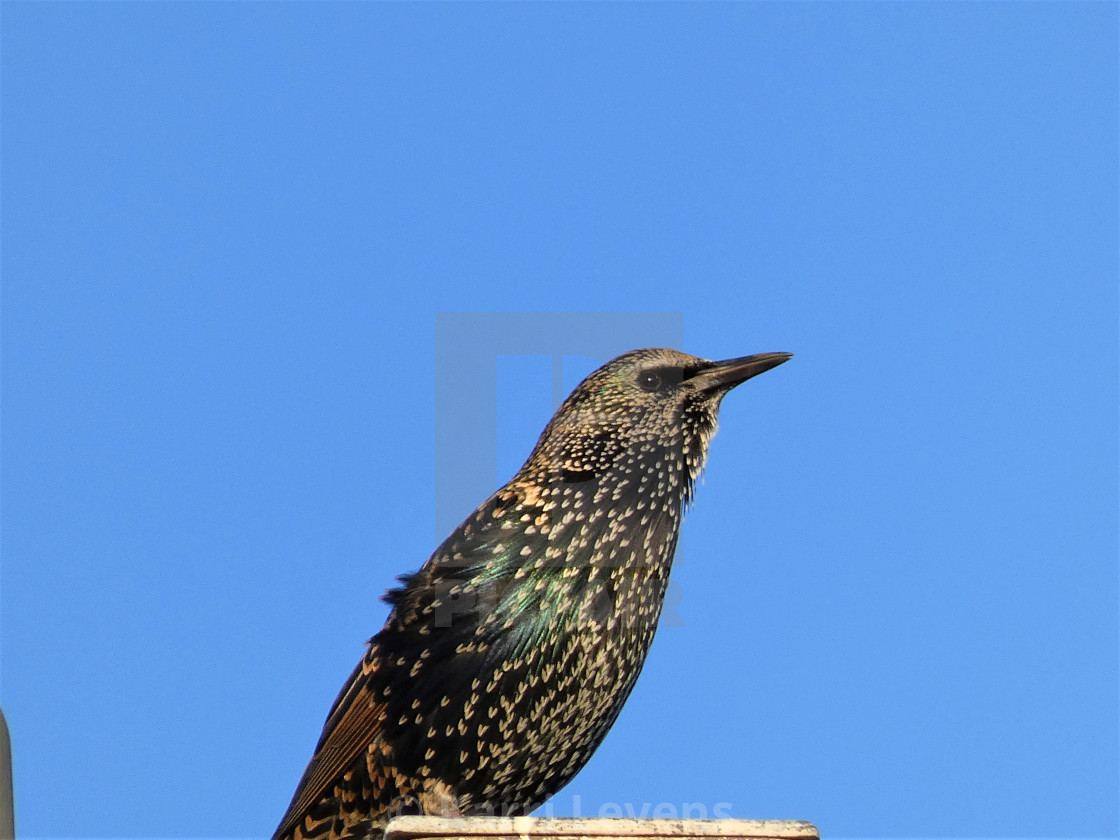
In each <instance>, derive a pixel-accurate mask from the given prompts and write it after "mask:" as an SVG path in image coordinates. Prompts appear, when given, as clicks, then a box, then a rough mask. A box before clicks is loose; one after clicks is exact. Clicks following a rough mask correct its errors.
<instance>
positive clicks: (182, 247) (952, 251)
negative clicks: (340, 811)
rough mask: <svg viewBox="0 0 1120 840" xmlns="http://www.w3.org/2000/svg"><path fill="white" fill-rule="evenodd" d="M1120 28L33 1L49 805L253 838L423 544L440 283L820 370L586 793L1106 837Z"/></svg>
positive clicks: (1003, 20) (882, 830)
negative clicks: (649, 324)
mask: <svg viewBox="0 0 1120 840" xmlns="http://www.w3.org/2000/svg"><path fill="white" fill-rule="evenodd" d="M1117 10H1118V7H1117V4H1116V3H1105V2H1069V3H932V2H930V3H927V2H923V3H901V2H899V3H878V2H877V3H819V2H818V3H784V2H771V3H695V4H669V3H667V4H626V3H623V4H619V3H611V4H584V3H579V4H568V3H547V4H527V5H523V4H510V3H501V4H454V5H451V4H442V3H432V4H419V5H417V4H365V3H337V4H336V3H321V4H320V3H244V4H239V3H219V2H212V3H154V4H142V3H15V2H6V3H4V4H3V7H2V10H0V14H2V39H3V40H2V50H3V51H2V68H0V69H2V73H3V75H2V85H3V87H2V94H3V96H2V109H3V110H2V117H3V136H2V152H3V172H2V175H3V206H2V212H3V218H2V223H3V240H2V246H3V264H2V267H3V325H2V326H3V486H2V491H3V522H2V525H3V567H2V630H3V637H2V638H3V648H2V653H3V659H2V677H3V681H2V693H0V702H2V704H3V708H4V711H5V712H6V714H7V716H8V719H9V722H10V724H11V727H12V733H13V740H14V744H15V752H16V755H15V773H16V785H17V809H18V815H17V816H18V822H19V826H18V827H19V830H20V831H21V833H22V834H23V835H24V836H27V837H52V838H53V837H89V836H99V837H135V838H139V837H167V836H176V837H179V836H189V837H219V836H221V837H266V836H268V835H269V834H270V833H271V831H272V829H273V828H274V827H275V824H276V822H277V820H278V819H279V817H280V815H281V813H282V811H283V809H284V807H285V805H286V804H287V801H288V798H289V797H290V796H291V793H292V791H293V789H294V786H295V784H296V781H297V779H298V777H299V775H300V773H301V771H302V769H303V767H304V764H305V762H306V761H307V759H308V757H309V756H310V753H311V749H312V747H313V745H314V742H315V740H316V738H317V736H318V732H319V728H320V727H321V725H322V722H323V718H324V716H325V714H326V712H327V709H328V707H329V705H330V703H331V701H332V700H333V698H334V696H335V693H336V692H337V690H338V688H339V687H340V685H341V684H342V682H343V680H344V679H345V678H346V676H347V675H348V673H349V671H350V669H351V667H352V666H353V664H354V662H355V661H356V660H357V658H358V657H359V656H360V654H361V651H362V643H363V641H364V640H365V639H366V638H367V637H368V636H370V635H372V634H373V633H374V632H376V631H377V630H378V629H379V628H380V626H381V623H382V622H383V620H384V618H385V614H386V608H385V607H384V605H382V604H381V603H380V602H378V601H377V596H378V595H379V594H380V593H381V592H382V591H383V590H384V589H385V587H387V586H388V585H390V584H391V582H392V579H393V577H394V575H397V574H399V573H403V572H407V571H410V570H413V569H415V568H416V567H418V566H419V565H420V564H421V563H422V562H423V561H424V559H425V558H426V557H427V556H428V554H429V553H430V551H431V550H432V548H433V547H434V542H435V537H434V530H435V529H434V522H435V513H434V504H435V503H434V499H435V489H434V484H435V481H436V470H435V458H434V452H435V443H434V440H435V429H436V418H435V413H436V405H437V401H436V397H435V385H434V383H435V382H436V376H437V370H436V361H435V360H436V353H435V349H434V348H435V347H436V343H437V334H436V313H437V312H440V311H448V312H461V311H470V312H503V311H521V312H530V313H539V312H553V311H558V312H583V311H604V312H668V313H679V318H680V321H679V323H680V324H681V330H682V335H683V341H682V349H684V350H686V351H688V352H691V353H695V354H698V355H702V356H706V357H709V358H724V357H729V356H737V355H742V354H746V353H752V352H758V351H769V350H789V351H792V352H794V353H796V354H797V356H796V358H795V359H794V360H793V361H792V362H791V363H789V364H787V365H785V366H783V367H782V368H780V369H778V370H775V371H773V372H771V373H768V374H766V375H765V376H763V377H761V378H760V379H758V380H755V381H752V382H750V383H748V384H747V385H745V386H744V387H743V388H742V389H740V390H739V391H737V392H735V393H733V394H732V395H731V396H730V397H729V398H728V399H727V401H726V403H725V406H724V412H723V416H722V430H721V432H720V435H719V437H718V438H717V439H716V441H715V443H714V445H713V450H712V457H711V461H710V464H709V470H708V473H707V478H706V481H705V483H704V485H703V486H702V487H700V489H699V492H698V495H697V504H696V509H695V510H694V511H693V513H692V514H691V516H690V517H689V519H688V520H687V521H686V524H685V528H684V532H683V535H682V539H681V546H680V551H679V553H678V567H677V569H676V571H675V574H674V577H675V579H676V581H677V583H678V584H679V591H680V593H681V595H682V597H681V601H680V604H679V606H678V607H677V610H676V611H677V613H678V614H679V616H680V619H681V620H680V625H681V626H673V627H664V628H663V629H662V631H661V632H660V634H659V635H658V638H657V640H656V642H655V644H654V649H653V652H652V654H651V656H650V658H649V661H648V663H647V666H646V670H645V672H644V674H643V676H642V678H641V680H640V681H639V683H638V686H637V689H636V690H635V692H634V694H633V696H632V698H631V700H630V702H629V704H628V705H627V707H626V708H625V710H624V711H623V714H622V716H621V718H620V719H619V721H618V723H617V725H616V726H615V727H614V729H613V730H612V732H611V733H610V735H609V736H608V737H607V740H606V742H605V744H604V745H603V747H602V748H601V750H600V751H599V752H598V753H597V754H596V756H595V757H594V759H593V760H592V761H591V763H590V764H589V765H588V767H587V768H586V770H585V771H584V772H583V773H582V774H581V775H580V776H579V777H578V778H577V779H576V780H575V781H574V782H573V783H572V784H571V785H570V786H569V788H567V789H566V790H565V791H563V792H562V793H561V794H560V795H559V796H558V797H557V799H556V803H555V808H554V812H555V813H556V814H568V813H572V812H573V810H574V809H575V808H576V806H577V804H578V807H579V809H580V810H581V812H582V813H584V814H588V813H599V812H600V811H601V810H602V809H604V808H605V809H606V811H605V812H606V813H612V811H611V808H610V803H620V807H622V808H625V803H630V805H631V807H632V808H633V809H634V810H635V811H637V812H640V811H641V809H642V807H643V803H647V802H648V803H651V808H652V807H656V806H657V805H658V804H662V805H668V806H671V807H673V808H676V809H678V810H680V809H681V805H682V804H683V803H686V802H688V803H702V804H704V805H705V807H706V808H707V809H708V811H709V815H711V812H712V811H713V810H714V809H715V807H716V806H717V805H718V804H719V803H730V806H729V807H728V808H725V809H724V810H725V812H727V813H729V814H730V815H731V816H735V817H758V818H763V817H772V818H802V819H810V820H813V821H815V822H816V823H817V824H818V825H819V826H820V828H821V829H822V831H823V832H824V833H825V834H827V835H828V836H830V837H982V836H998V837H1009V836H1022V837H1058V836H1063V837H1074V836H1077V837H1105V836H1116V834H1117V832H1118V816H1117V815H1118V811H1120V805H1118V801H1117V789H1118V771H1117V767H1118V764H1120V761H1118V724H1117V719H1118V705H1117V703H1118V674H1117V670H1118V664H1117V663H1118V658H1120V657H1118V607H1117V603H1118V574H1117V509H1118V490H1117V460H1118V436H1117V396H1118V395H1117V271H1118V269H1117V264H1118V247H1117V230H1118V213H1117V206H1118V201H1117V199H1118V186H1117V184H1118V149H1117V146H1118V140H1117V138H1118V119H1117V102H1118V87H1117V59H1118V49H1117V40H1118V36H1117V33H1118V14H1117ZM592 365H593V362H591V361H589V360H588V359H586V358H582V357H581V354H580V353H579V352H578V351H573V352H572V353H571V355H570V356H569V357H568V358H566V359H565V360H564V367H563V371H562V375H563V379H564V381H565V383H567V384H568V385H570V384H572V383H573V382H574V381H575V380H576V379H578V377H579V376H580V375H581V374H583V373H585V372H586V371H587V370H589V369H590V367H591V366H592ZM497 372H498V387H497V395H496V397H494V399H495V400H496V404H497V406H498V409H499V411H498V418H499V419H498V430H499V434H500V442H499V446H498V453H497V456H496V461H497V466H496V472H500V473H501V474H502V479H503V480H504V478H505V477H506V476H507V475H508V474H509V472H510V471H512V470H513V469H514V468H515V467H516V466H517V464H518V463H519V461H520V459H521V458H522V457H523V456H524V455H526V454H527V452H528V448H529V447H530V446H531V444H532V442H533V440H534V438H535V435H536V434H537V432H538V431H539V430H540V429H541V428H542V427H543V425H544V423H545V421H546V420H547V418H548V416H549V414H550V411H551V394H552V390H551V389H552V375H553V374H552V364H551V361H550V359H548V358H547V357H544V356H539V355H535V354H531V353H530V354H523V355H519V354H518V352H517V350H514V351H513V352H512V354H511V355H508V356H503V358H502V359H500V360H498V362H497ZM464 428H466V426H464ZM462 445H463V446H465V447H469V446H471V445H473V444H472V441H471V440H465V441H463V443H462ZM477 501H481V498H479V499H477ZM463 513H466V511H465V510H464V511H463ZM576 796H578V797H579V799H578V800H576V799H575V797H576ZM666 812H667V811H666V809H665V808H663V809H662V814H664V813H666Z"/></svg>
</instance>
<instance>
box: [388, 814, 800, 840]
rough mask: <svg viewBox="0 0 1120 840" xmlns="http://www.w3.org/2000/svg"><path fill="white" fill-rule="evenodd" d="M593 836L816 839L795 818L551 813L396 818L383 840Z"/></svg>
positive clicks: (580, 839)
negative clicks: (569, 816)
mask: <svg viewBox="0 0 1120 840" xmlns="http://www.w3.org/2000/svg"><path fill="white" fill-rule="evenodd" d="M528 837H541V838H550V840H595V838H604V839H605V838H613V837H628V838H643V837H648V838H653V837H670V838H673V840H693V838H695V840H703V839H704V838H709V837H727V838H744V840H820V833H819V832H818V831H817V828H816V826H814V825H813V824H812V823H807V822H801V821H799V820H639V819H604V818H598V819H581V818H574V819H560V818H552V817H548V818H546V817H417V816H407V817H397V818H396V819H394V820H393V821H392V822H390V823H389V825H388V827H387V828H386V830H385V840H461V838H468V839H469V840H476V839H477V840H484V839H485V840H523V838H528Z"/></svg>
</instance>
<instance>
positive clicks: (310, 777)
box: [273, 640, 386, 840]
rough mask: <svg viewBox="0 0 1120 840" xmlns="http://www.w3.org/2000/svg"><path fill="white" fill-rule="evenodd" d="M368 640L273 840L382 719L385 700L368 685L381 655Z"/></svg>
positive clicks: (358, 751) (362, 748)
mask: <svg viewBox="0 0 1120 840" xmlns="http://www.w3.org/2000/svg"><path fill="white" fill-rule="evenodd" d="M370 641H371V644H370V647H369V649H368V650H367V651H366V654H365V656H364V657H363V658H362V661H361V662H360V663H358V667H356V668H355V669H354V672H353V673H352V674H351V675H350V679H349V680H347V682H346V685H345V686H344V687H343V689H342V691H341V692H340V693H339V695H338V698H337V699H336V700H335V701H334V706H332V707H331V712H330V714H329V715H328V716H327V722H326V724H324V726H323V734H322V736H321V737H320V738H319V745H318V746H317V747H316V748H315V754H314V756H313V757H312V759H311V763H310V764H308V765H307V769H306V770H305V771H304V773H303V778H302V779H300V781H299V785H298V786H297V787H296V792H295V795H294V796H293V797H292V803H291V804H290V805H289V806H288V811H287V813H285V814H284V819H283V820H281V821H280V827H279V828H277V829H276V833H275V834H274V835H273V840H277V838H281V837H283V836H285V835H287V834H288V833H289V832H290V831H291V830H292V829H293V828H295V826H296V825H297V824H298V823H299V822H300V821H301V820H302V819H303V816H304V814H306V813H307V811H308V809H309V808H311V806H312V805H314V804H315V802H316V801H318V799H319V798H320V797H322V795H323V794H324V793H326V792H327V789H328V787H329V786H330V785H331V784H332V783H333V782H334V780H335V779H336V778H337V777H338V776H340V775H341V774H342V773H344V772H345V771H346V769H347V768H348V767H349V766H350V765H351V764H353V762H354V761H355V759H357V758H358V757H359V756H362V755H364V754H365V753H366V751H367V750H368V749H369V746H370V744H371V743H372V742H373V741H374V740H375V739H376V737H377V735H378V733H379V732H380V731H381V729H382V726H383V725H384V721H385V709H386V704H385V703H384V702H381V701H377V702H375V697H374V692H373V688H372V685H371V682H372V678H373V676H374V675H375V674H376V673H377V671H378V669H379V667H380V662H381V657H380V654H379V651H378V649H377V646H376V645H375V644H372V641H373V640H370Z"/></svg>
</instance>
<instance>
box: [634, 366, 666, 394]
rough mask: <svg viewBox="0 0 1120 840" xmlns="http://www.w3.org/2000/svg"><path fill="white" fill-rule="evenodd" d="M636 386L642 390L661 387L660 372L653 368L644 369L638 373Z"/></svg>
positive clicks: (652, 389)
mask: <svg viewBox="0 0 1120 840" xmlns="http://www.w3.org/2000/svg"><path fill="white" fill-rule="evenodd" d="M638 387H639V388H641V389H642V390H643V391H657V390H659V389H660V388H661V374H659V373H658V372H657V371H655V370H644V371H642V372H641V373H639V374H638Z"/></svg>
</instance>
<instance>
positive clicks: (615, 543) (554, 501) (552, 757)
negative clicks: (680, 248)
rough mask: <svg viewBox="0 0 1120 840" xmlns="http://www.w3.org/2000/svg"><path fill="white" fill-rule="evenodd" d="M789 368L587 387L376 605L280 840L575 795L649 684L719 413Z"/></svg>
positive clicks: (663, 374)
mask: <svg viewBox="0 0 1120 840" xmlns="http://www.w3.org/2000/svg"><path fill="white" fill-rule="evenodd" d="M789 358H790V354H789V353H762V354H759V355H755V356H745V357H742V358H738V359H730V360H728V361H724V362H711V361H707V360H705V359H700V358H697V357H695V356H688V355H685V354H684V353H679V352H677V351H675V350H666V349H647V350H635V351H632V352H630V353H626V354H624V355H622V356H619V357H618V358H617V359H614V360H613V361H611V362H608V363H607V364H606V365H604V366H603V367H601V368H599V369H598V370H596V371H595V372H594V373H592V374H591V375H590V376H588V377H587V378H586V379H585V380H583V382H581V383H580V384H579V385H578V386H577V387H576V389H575V390H574V391H573V392H572V393H571V395H570V396H569V397H568V398H567V400H565V401H564V403H563V405H561V406H560V408H559V410H558V411H557V412H556V415H555V416H554V417H553V418H552V420H551V421H550V422H549V424H548V426H547V427H546V428H545V430H544V432H543V433H542V434H541V437H540V440H539V441H538V442H537V445H536V447H535V448H534V449H533V452H532V454H531V455H530V456H529V460H528V461H526V462H525V465H524V466H523V467H522V468H521V469H520V470H519V471H518V473H517V474H516V475H515V476H514V477H513V478H512V479H511V480H510V482H509V483H508V484H506V485H505V486H504V487H502V488H501V489H500V490H498V491H497V492H496V493H495V494H494V495H493V496H491V497H490V498H489V499H487V500H486V501H485V502H484V503H483V504H482V506H481V507H480V508H479V509H478V510H476V511H475V512H474V513H473V514H471V515H470V516H469V517H468V518H467V520H466V521H465V522H463V524H462V525H460V526H459V527H458V528H456V529H455V531H454V532H452V534H451V536H449V537H448V538H447V539H446V540H445V541H444V542H443V544H442V545H440V546H439V548H438V549H436V551H435V553H434V554H433V555H432V556H431V557H430V558H429V559H428V561H427V562H426V563H425V564H424V565H423V567H421V569H420V570H419V571H418V572H416V573H415V574H411V575H404V576H401V577H400V578H398V580H399V581H400V582H401V586H400V587H398V588H396V589H393V590H390V591H389V592H388V593H387V594H386V595H385V598H384V600H385V601H387V602H388V603H389V604H390V605H391V606H392V612H391V613H390V615H389V618H388V620H387V621H386V623H385V626H384V627H383V628H382V630H381V632H380V633H378V634H377V635H376V636H374V637H373V638H372V639H370V640H369V642H368V643H367V645H368V649H367V650H366V653H365V656H364V657H363V658H362V661H361V662H360V663H359V664H358V666H357V668H355V669H354V673H353V674H351V675H350V679H349V680H347V682H346V685H345V686H344V687H343V689H342V692H341V693H340V694H339V695H338V699H337V700H335V703H334V706H333V707H332V708H331V711H330V714H329V715H328V716H327V722H326V724H325V726H324V727H323V734H322V736H321V737H320V739H319V744H318V746H317V747H316V749H315V753H314V755H313V756H312V758H311V762H310V764H308V766H307V770H306V771H305V772H304V774H303V778H302V779H300V782H299V786H298V787H297V788H296V792H295V796H294V797H293V798H292V802H291V805H290V806H289V807H288V811H287V813H286V814H285V815H284V818H283V820H281V822H280V826H279V828H277V830H276V833H275V834H274V835H273V840H311V838H329V839H330V840H334V838H344V837H355V838H368V840H379V838H381V837H382V836H383V833H384V829H385V825H386V823H387V822H388V820H389V819H390V817H392V816H395V815H397V814H401V813H425V814H436V815H442V816H459V815H462V816H468V815H476V814H487V815H503V816H504V815H511V816H512V815H519V814H525V813H528V812H530V811H532V810H533V809H534V808H536V807H537V806H538V805H540V804H541V803H543V802H544V801H545V800H546V799H548V797H550V796H552V795H553V794H554V793H556V791H558V790H559V789H560V788H562V787H563V786H564V785H565V784H567V783H568V782H569V781H570V780H571V779H572V777H573V776H575V774H576V773H577V772H578V771H579V770H580V769H581V768H582V767H583V766H584V764H586V763H587V761H588V759H589V758H590V757H591V754H592V753H593V752H594V751H595V749H596V747H598V746H599V744H600V743H601V742H602V740H603V737H604V736H605V735H606V733H607V730H608V729H610V727H611V724H613V723H614V720H615V718H616V717H617V716H618V713H619V710H620V709H621V708H622V704H623V703H624V702H625V701H626V698H627V696H628V695H629V694H630V690H631V689H632V688H633V687H634V682H635V680H636V679H637V677H638V673H639V672H640V671H641V669H642V664H643V662H644V661H645V657H646V653H647V651H648V650H649V646H650V642H651V641H652V640H653V634H654V630H655V629H656V627H657V621H658V617H659V616H660V614H661V606H662V602H663V600H664V596H665V587H666V585H667V584H668V582H669V569H670V566H671V565H672V561H673V552H674V550H675V548H676V544H677V532H678V529H679V527H680V522H681V517H682V515H683V513H684V509H685V507H686V506H687V505H688V503H689V501H690V500H691V497H692V488H693V484H694V482H695V481H696V478H697V477H698V476H699V474H700V471H701V469H702V468H703V466H704V460H705V457H706V456H707V450H708V443H709V442H710V441H711V439H712V435H714V434H715V431H716V414H717V412H718V410H719V404H720V401H721V400H722V399H723V397H724V395H725V394H727V392H728V391H730V390H731V389H732V388H734V387H735V386H736V385H738V384H739V383H741V382H744V381H746V380H747V379H750V378H751V377H752V376H756V375H757V374H760V373H762V372H764V371H767V370H769V369H770V368H772V367H775V366H776V365H780V364H781V363H782V362H785V361H786V360H788V359H789Z"/></svg>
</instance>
